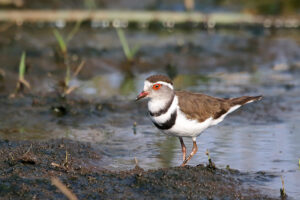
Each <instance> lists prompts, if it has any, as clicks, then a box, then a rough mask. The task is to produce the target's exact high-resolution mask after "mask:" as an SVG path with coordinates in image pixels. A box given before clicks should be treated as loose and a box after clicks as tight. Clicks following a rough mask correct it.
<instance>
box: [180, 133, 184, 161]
mask: <svg viewBox="0 0 300 200" xmlns="http://www.w3.org/2000/svg"><path fill="white" fill-rule="evenodd" d="M179 141H180V144H181V150H182V161H184V160H185V158H186V147H185V145H184V142H183V139H182V137H179Z"/></svg>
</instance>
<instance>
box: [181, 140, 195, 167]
mask: <svg viewBox="0 0 300 200" xmlns="http://www.w3.org/2000/svg"><path fill="white" fill-rule="evenodd" d="M197 151H198V147H197V143H196V140H193V149H192V152H191V154H190V155H189V157H187V158H186V159H185V160H184V161H183V163H182V164H181V167H183V166H185V165H186V163H187V162H188V161H189V160H191V158H192V157H193V156H194V155H195V154H196V152H197Z"/></svg>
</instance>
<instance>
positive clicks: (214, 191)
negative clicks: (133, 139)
mask: <svg viewBox="0 0 300 200" xmlns="http://www.w3.org/2000/svg"><path fill="white" fill-rule="evenodd" d="M0 149H1V151H0V196H1V199H33V198H38V199H53V198H54V199H59V198H63V194H62V193H61V192H60V191H59V190H58V189H57V188H56V187H55V186H53V185H52V184H51V177H58V178H59V179H60V180H61V181H62V182H63V183H64V184H65V185H66V186H67V187H68V188H69V189H70V190H72V191H73V193H74V194H75V195H76V196H77V197H78V198H79V199H99V198H100V199H116V198H117V199H120V198H121V199H122V198H126V199H153V198H164V199H173V198H176V199H186V198H189V199H224V198H225V199H276V197H274V196H272V195H270V191H261V190H259V189H257V188H256V186H255V185H254V184H252V185H251V178H250V176H249V174H242V173H240V172H239V171H235V170H222V169H213V168H210V167H205V166H203V165H198V166H195V167H191V166H186V167H171V168H162V169H155V170H149V171H144V170H143V169H142V168H140V167H138V166H136V167H135V168H134V169H132V170H127V171H119V172H114V171H110V170H105V169H101V166H96V165H95V164H94V162H93V161H94V160H95V159H100V158H101V155H99V154H98V153H97V152H96V151H95V149H94V148H93V146H92V145H91V144H89V143H83V142H75V141H72V140H68V139H55V140H50V141H47V142H29V141H8V140H0ZM66 151H67V152H68V154H69V160H68V163H65V156H66ZM53 163H56V165H54V164H53ZM256 176H257V174H256ZM259 176H261V177H267V175H262V174H261V175H259ZM278 195H279V193H278Z"/></svg>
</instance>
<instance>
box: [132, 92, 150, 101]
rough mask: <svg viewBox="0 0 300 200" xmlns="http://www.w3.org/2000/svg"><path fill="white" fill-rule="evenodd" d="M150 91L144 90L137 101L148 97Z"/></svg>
mask: <svg viewBox="0 0 300 200" xmlns="http://www.w3.org/2000/svg"><path fill="white" fill-rule="evenodd" d="M148 94H149V93H148V92H145V91H142V92H141V93H140V94H139V95H138V96H137V97H136V99H135V100H136V101H138V100H140V99H142V98H144V97H146V96H147V95H148Z"/></svg>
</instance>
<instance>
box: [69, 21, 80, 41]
mask: <svg viewBox="0 0 300 200" xmlns="http://www.w3.org/2000/svg"><path fill="white" fill-rule="evenodd" d="M81 22H82V21H77V22H76V24H75V26H74V27H73V28H72V30H71V31H70V33H69V34H68V36H67V39H66V41H67V43H68V42H69V41H70V40H72V38H73V37H74V35H75V34H76V33H77V32H78V31H79V29H80V26H81Z"/></svg>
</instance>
